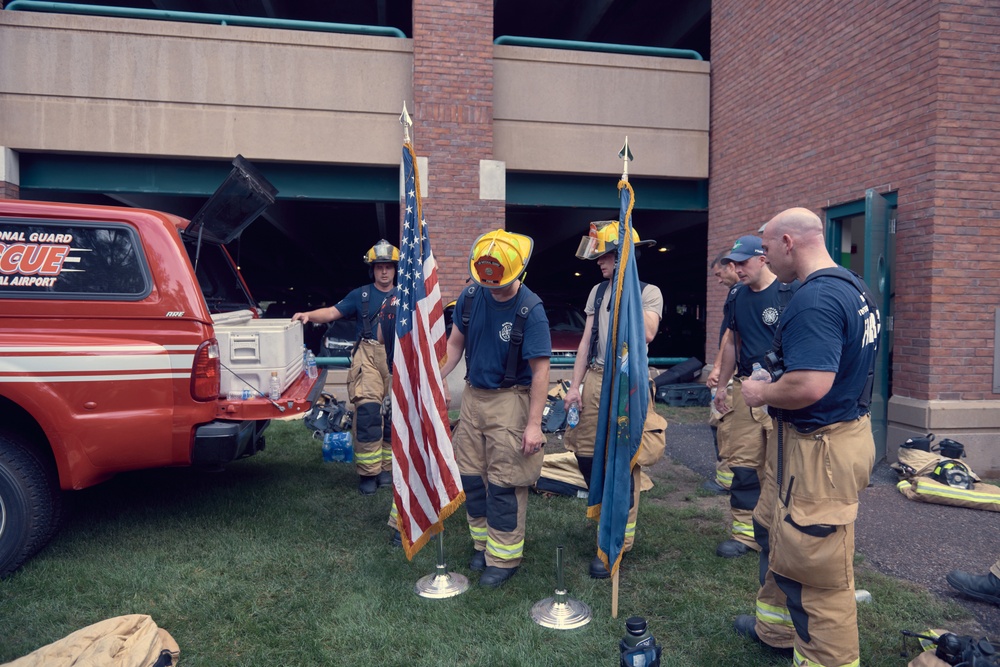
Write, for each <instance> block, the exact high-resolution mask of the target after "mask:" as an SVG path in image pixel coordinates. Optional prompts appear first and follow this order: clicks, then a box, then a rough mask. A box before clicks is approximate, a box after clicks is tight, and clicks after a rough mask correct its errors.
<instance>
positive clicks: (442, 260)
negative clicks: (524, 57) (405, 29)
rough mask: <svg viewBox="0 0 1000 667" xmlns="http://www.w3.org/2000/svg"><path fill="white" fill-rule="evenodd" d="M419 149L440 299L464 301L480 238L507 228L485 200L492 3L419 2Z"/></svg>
mask: <svg viewBox="0 0 1000 667" xmlns="http://www.w3.org/2000/svg"><path fill="white" fill-rule="evenodd" d="M413 98H414V99H413V102H414V111H413V121H414V135H413V141H414V144H413V148H414V150H415V151H416V153H417V155H420V156H426V157H427V158H428V162H429V165H428V172H429V173H428V175H426V176H423V175H422V176H423V177H424V178H427V181H428V196H427V199H425V200H424V202H423V212H424V217H425V218H426V220H427V224H428V227H429V228H430V233H431V242H432V247H433V248H434V255H435V257H436V258H437V260H438V264H439V265H440V274H439V275H440V279H441V295H442V297H443V298H444V299H445V301H446V302H447V301H450V300H451V299H454V298H455V297H457V296H458V293H459V292H460V291H461V289H462V287H463V285H464V284H465V280H466V278H468V277H469V265H468V257H469V249H470V248H471V246H472V242H473V241H474V240H475V239H476V237H477V236H478V235H479V234H481V233H483V232H485V231H488V230H490V229H496V228H497V227H502V226H503V225H504V214H505V209H504V203H503V202H502V201H483V200H480V199H479V161H480V160H484V159H493V0H445V1H442V0H414V2H413Z"/></svg>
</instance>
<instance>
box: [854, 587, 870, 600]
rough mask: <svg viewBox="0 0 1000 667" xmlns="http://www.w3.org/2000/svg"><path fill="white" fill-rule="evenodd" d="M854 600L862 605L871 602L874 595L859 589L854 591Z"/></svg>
mask: <svg viewBox="0 0 1000 667" xmlns="http://www.w3.org/2000/svg"><path fill="white" fill-rule="evenodd" d="M854 600H855V601H856V602H860V603H864V602H871V601H872V594H871V593H869V592H868V591H866V590H865V589H863V588H859V589H857V590H855V591H854Z"/></svg>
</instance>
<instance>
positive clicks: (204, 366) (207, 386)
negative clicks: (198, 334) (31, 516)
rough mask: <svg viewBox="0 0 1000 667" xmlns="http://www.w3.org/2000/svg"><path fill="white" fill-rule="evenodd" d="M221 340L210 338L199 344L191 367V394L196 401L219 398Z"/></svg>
mask: <svg viewBox="0 0 1000 667" xmlns="http://www.w3.org/2000/svg"><path fill="white" fill-rule="evenodd" d="M220 370H221V366H220V362H219V341H217V340H215V339H214V338H209V339H208V340H206V341H205V342H204V343H202V344H201V345H199V346H198V351H197V352H195V355H194V367H193V368H192V369H191V396H192V397H193V398H194V400H196V401H214V400H216V399H218V398H219V372H220Z"/></svg>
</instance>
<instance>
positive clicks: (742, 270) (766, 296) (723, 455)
mask: <svg viewBox="0 0 1000 667" xmlns="http://www.w3.org/2000/svg"><path fill="white" fill-rule="evenodd" d="M722 263H723V264H732V265H734V266H735V267H736V274H737V275H738V276H739V279H740V282H741V283H742V284H743V285H744V287H743V288H742V289H740V290H739V291H737V292H736V293H735V294H734V295H733V300H732V302H731V303H729V304H728V309H729V310H728V312H729V313H730V319H729V322H728V332H727V334H726V336H724V337H723V345H722V348H721V350H720V351H721V353H722V361H721V363H720V364H719V376H718V384H719V386H722V387H725V386H727V385H728V384H729V381H730V379H732V380H733V393H732V412H731V414H730V416H729V417H728V418H727V419H728V420H729V422H730V424H729V427H728V428H729V431H728V433H727V435H728V437H727V438H725V439H724V440H722V441H720V442H719V458H720V459H722V462H723V464H724V465H726V466H727V467H728V468H729V470H730V471H731V472H732V475H733V478H732V481H731V482H730V485H729V492H730V495H729V506H730V508H731V510H732V515H733V521H732V533H731V537H730V538H729V539H728V540H725V541H724V542H722V543H721V544H719V546H718V547H717V548H716V550H715V553H716V555H718V556H721V557H723V558H737V557H739V556H742V555H744V554H747V553H749V552H750V551H751V550H753V551H760V550H761V546H762V545H761V544H760V543H762V542H766V539H767V538H766V535H765V534H762V535H761V536H760V537H758V536H757V535H756V533H757V532H759V530H758V527H757V526H755V525H754V523H753V511H754V508H755V507H756V506H757V499H758V498H759V497H760V485H761V479H762V478H763V477H764V475H765V470H764V464H765V460H766V455H765V449H766V445H767V437H768V433H770V432H771V418H770V417H769V416H768V414H767V411H766V410H765V409H763V408H760V407H757V408H755V407H751V406H749V405H747V404H746V402H745V401H744V400H743V392H742V386H743V382H744V381H745V380H746V379H747V378H748V377H750V373H751V370H752V368H753V365H754V364H755V363H759V364H761V366H763V362H764V354H765V353H766V352H767V351H768V350H769V349H770V348H771V339H772V338H774V332H775V330H776V329H777V326H778V319H779V317H780V315H781V311H782V309H783V308H784V306H785V304H786V303H788V300H789V299H790V298H791V294H792V292H793V291H794V290H795V289H796V288H797V287H798V284H797V283H793V284H791V285H785V284H783V283H782V282H781V281H779V280H778V279H777V278H776V277H775V275H774V274H773V273H772V272H771V270H770V269H769V268H768V267H767V263H766V261H765V259H764V251H763V250H762V249H761V240H760V237H757V236H742V237H740V238H739V239H737V241H736V243H734V244H733V248H732V250H730V251H729V254H728V255H726V256H725V257H723V258H722ZM734 373H735V375H734ZM726 398H727V396H726V393H725V392H722V393H720V392H718V391H717V392H716V393H715V399H714V401H713V403H714V405H715V409H716V410H717V411H718V412H720V413H722V414H725V412H726V407H727V406H726ZM763 528H765V529H766V528H767V526H764V527H763Z"/></svg>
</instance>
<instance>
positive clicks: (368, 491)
mask: <svg viewBox="0 0 1000 667" xmlns="http://www.w3.org/2000/svg"><path fill="white" fill-rule="evenodd" d="M377 490H378V477H377V476H376V475H372V476H371V477H368V476H366V475H361V477H360V478H358V493H360V494H361V495H363V496H370V495H372V494H373V493H375V492H376V491H377Z"/></svg>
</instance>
